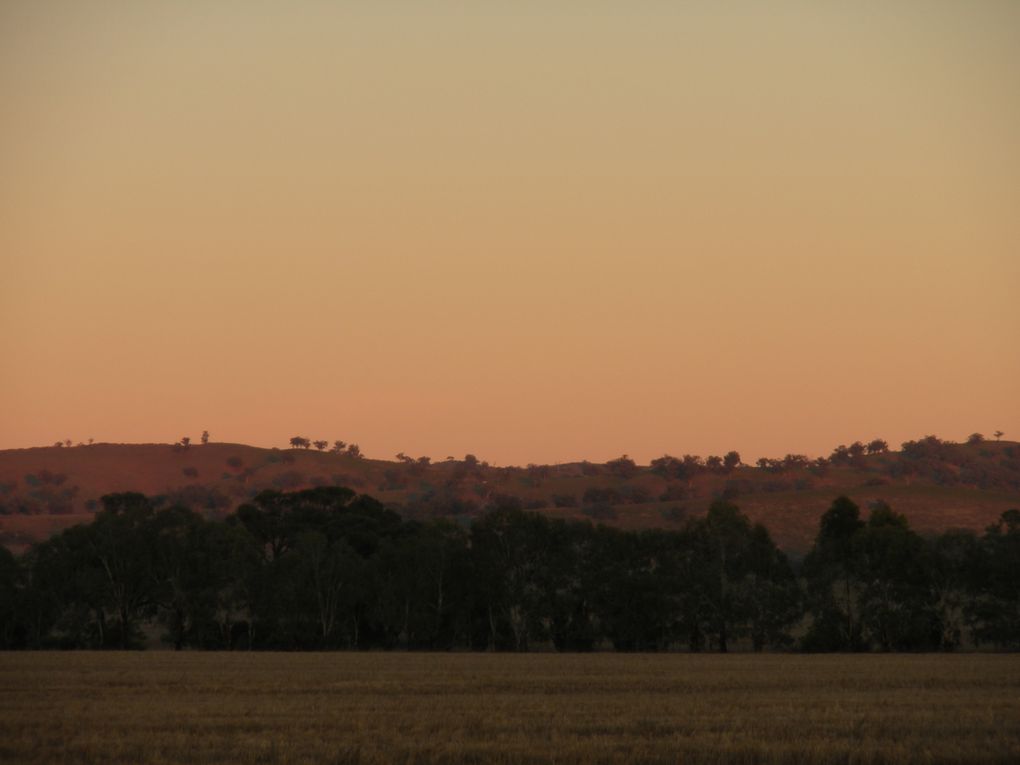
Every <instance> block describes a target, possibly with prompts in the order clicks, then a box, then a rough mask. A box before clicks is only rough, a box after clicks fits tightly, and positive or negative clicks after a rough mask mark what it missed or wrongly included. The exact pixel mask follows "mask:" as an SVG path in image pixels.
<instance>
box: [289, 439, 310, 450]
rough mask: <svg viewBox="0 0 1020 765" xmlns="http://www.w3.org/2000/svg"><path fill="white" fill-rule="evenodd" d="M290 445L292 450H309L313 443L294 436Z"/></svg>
mask: <svg viewBox="0 0 1020 765" xmlns="http://www.w3.org/2000/svg"><path fill="white" fill-rule="evenodd" d="M290 445H291V448H292V449H307V448H309V447H310V446H311V445H312V442H311V441H309V440H308V439H307V438H304V437H303V436H294V437H293V438H292V439H290Z"/></svg>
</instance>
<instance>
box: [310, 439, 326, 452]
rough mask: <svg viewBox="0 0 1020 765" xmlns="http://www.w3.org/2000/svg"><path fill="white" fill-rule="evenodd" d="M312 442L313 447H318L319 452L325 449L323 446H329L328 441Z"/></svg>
mask: <svg viewBox="0 0 1020 765" xmlns="http://www.w3.org/2000/svg"><path fill="white" fill-rule="evenodd" d="M312 443H313V444H314V446H315V448H316V449H318V450H319V451H320V452H321V451H323V450H325V448H326V447H327V446H329V441H313V442H312Z"/></svg>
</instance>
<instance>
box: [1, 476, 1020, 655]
mask: <svg viewBox="0 0 1020 765" xmlns="http://www.w3.org/2000/svg"><path fill="white" fill-rule="evenodd" d="M156 638H158V639H161V640H162V641H164V642H166V643H168V644H170V645H173V646H174V647H175V648H178V649H181V648H186V647H187V648H199V649H275V650H333V649H376V648H382V649H416V650H452V649H471V650H507V651H527V650H536V649H539V650H548V649H555V650H559V651H591V650H600V649H606V648H611V649H615V650H618V651H660V650H690V651H702V650H717V651H727V650H731V649H734V648H746V649H753V650H755V651H763V650H791V649H800V650H809V651H865V650H884V651H911V650H953V649H957V648H960V647H969V646H988V647H994V648H1000V649H1016V648H1020V511H1017V510H1010V511H1008V512H1006V513H1004V514H1003V515H1002V517H1001V518H1000V519H999V521H998V522H997V523H996V524H994V525H993V526H991V527H989V528H988V529H987V530H986V531H985V533H984V534H983V535H977V534H974V533H972V532H969V531H949V532H945V533H943V534H941V535H937V536H931V537H922V536H920V535H918V534H917V533H916V532H914V531H913V530H912V529H911V528H910V527H909V524H908V523H907V520H906V518H905V517H904V516H902V515H900V514H898V513H896V512H894V511H893V510H892V509H891V508H889V507H888V506H887V505H882V504H879V505H877V506H875V507H873V508H872V509H871V511H870V514H869V516H868V517H867V518H866V519H865V518H863V517H862V515H861V511H860V508H859V507H858V506H857V505H856V504H854V503H853V502H852V501H851V500H849V499H848V498H846V497H840V498H838V499H836V500H835V502H833V504H832V506H831V507H830V508H829V509H828V510H827V511H826V512H825V513H824V515H822V517H821V519H820V524H819V529H818V534H817V538H816V540H815V543H814V546H813V548H812V549H811V551H810V552H809V554H808V555H807V556H806V557H804V558H803V560H800V561H791V560H790V559H789V558H788V557H787V556H786V555H785V554H784V553H783V552H782V551H781V550H779V549H778V548H777V547H776V545H775V544H774V543H773V541H772V538H771V536H770V534H769V532H768V529H767V528H766V527H765V526H763V525H761V524H752V523H751V522H750V521H749V520H748V518H747V517H746V516H745V515H743V514H742V513H741V512H740V510H739V508H737V507H736V506H735V505H733V504H730V503H727V502H724V501H719V502H716V503H714V504H713V505H712V506H711V507H710V509H709V510H708V512H707V514H706V515H704V516H702V517H696V518H690V519H688V520H687V522H686V523H685V525H684V526H683V528H681V529H680V530H676V531H667V530H648V531H639V532H632V531H622V530H619V529H615V528H609V527H606V526H601V525H592V524H591V523H589V522H583V521H563V520H557V519H550V518H548V517H546V516H543V515H541V514H538V513H532V512H527V511H523V510H519V509H503V510H496V511H493V512H490V513H488V514H486V515H485V516H483V517H482V518H480V519H478V520H476V521H475V522H474V523H473V524H472V525H471V526H470V528H466V527H465V526H463V525H459V524H455V523H450V522H448V521H442V520H435V521H428V522H419V521H414V520H406V519H404V518H402V517H401V516H400V515H398V514H397V513H395V512H393V511H391V510H388V509H386V508H385V507H384V506H383V505H382V504H381V503H380V502H378V501H377V500H375V499H373V498H372V497H369V496H367V495H359V494H356V493H355V492H354V491H352V490H350V489H347V488H337V487H321V488H316V489H309V490H305V491H297V492H290V493H284V492H276V491H266V492H263V493H261V494H259V495H258V496H257V497H255V498H254V499H253V500H252V501H251V502H250V503H247V504H244V505H242V506H241V507H239V508H238V509H237V511H236V513H234V514H232V515H230V516H228V517H227V518H226V519H224V520H211V519H207V518H205V517H203V516H202V515H200V514H198V513H196V512H194V511H192V510H190V509H188V508H186V507H182V506H169V507H157V506H156V504H155V503H154V501H153V500H151V499H150V498H148V497H145V496H143V495H141V494H136V493H122V494H111V495H107V496H105V497H103V498H102V510H101V511H99V512H98V513H97V514H96V516H95V518H94V520H93V522H92V523H90V524H87V525H80V526H75V527H72V528H69V529H67V530H65V531H62V532H60V533H59V534H57V535H55V536H53V537H52V538H51V539H49V540H47V541H45V542H41V543H38V544H36V545H34V546H33V547H31V548H30V549H29V550H28V551H27V552H26V553H25V554H24V555H22V556H19V557H16V556H14V555H13V554H11V553H10V552H9V551H7V550H6V549H4V548H0V647H2V648H5V649H17V648H120V649H128V648H138V647H143V646H144V645H145V644H146V643H150V642H152V640H154V639H156Z"/></svg>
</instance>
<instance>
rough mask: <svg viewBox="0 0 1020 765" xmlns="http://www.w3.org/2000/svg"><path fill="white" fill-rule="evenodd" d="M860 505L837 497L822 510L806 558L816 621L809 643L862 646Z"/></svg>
mask: <svg viewBox="0 0 1020 765" xmlns="http://www.w3.org/2000/svg"><path fill="white" fill-rule="evenodd" d="M863 528H864V522H863V521H861V517H860V508H859V507H858V506H857V505H856V504H854V502H853V501H852V500H851V499H850V498H849V497H846V496H842V497H837V498H836V500H835V501H834V502H833V503H832V506H831V507H830V508H829V509H828V510H827V511H826V512H825V514H824V515H822V518H821V522H820V523H819V528H818V536H817V537H816V538H815V543H814V547H813V548H812V549H811V552H810V553H808V556H807V557H806V558H805V559H804V573H805V575H806V576H807V579H808V594H809V598H810V602H811V611H812V614H813V616H814V622H813V624H812V625H811V629H810V630H809V633H808V635H807V637H806V638H805V645H806V647H808V648H813V649H822V650H848V649H849V650H857V649H859V648H860V647H861V645H862V642H861V626H860V613H859V610H858V606H859V601H860V578H859V571H860V568H861V561H860V555H859V546H860V543H859V533H860V531H861V530H862V529H863Z"/></svg>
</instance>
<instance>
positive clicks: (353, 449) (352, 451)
mask: <svg viewBox="0 0 1020 765" xmlns="http://www.w3.org/2000/svg"><path fill="white" fill-rule="evenodd" d="M347 456H349V457H357V458H358V459H360V458H361V457H362V454H361V447H360V446H358V445H357V444H351V445H350V446H348V447H347Z"/></svg>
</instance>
